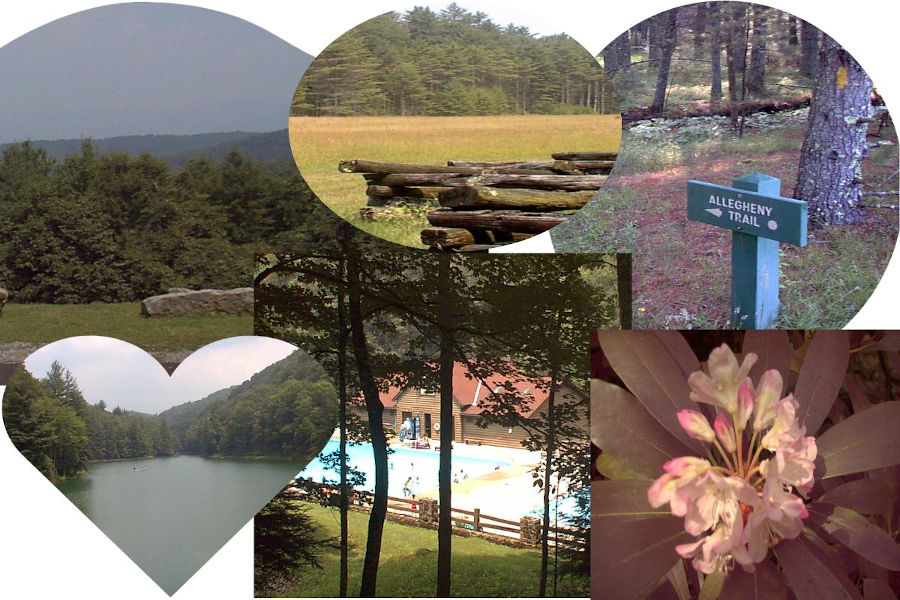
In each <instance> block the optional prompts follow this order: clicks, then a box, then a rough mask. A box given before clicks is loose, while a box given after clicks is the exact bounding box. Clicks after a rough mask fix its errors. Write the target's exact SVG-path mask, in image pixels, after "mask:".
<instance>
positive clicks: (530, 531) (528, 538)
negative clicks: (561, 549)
mask: <svg viewBox="0 0 900 600" xmlns="http://www.w3.org/2000/svg"><path fill="white" fill-rule="evenodd" d="M519 539H521V540H522V542H524V543H526V544H528V545H530V546H539V545H540V544H541V520H540V519H538V518H535V517H522V519H521V520H520V521H519Z"/></svg>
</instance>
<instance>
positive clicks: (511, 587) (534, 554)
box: [282, 503, 590, 598]
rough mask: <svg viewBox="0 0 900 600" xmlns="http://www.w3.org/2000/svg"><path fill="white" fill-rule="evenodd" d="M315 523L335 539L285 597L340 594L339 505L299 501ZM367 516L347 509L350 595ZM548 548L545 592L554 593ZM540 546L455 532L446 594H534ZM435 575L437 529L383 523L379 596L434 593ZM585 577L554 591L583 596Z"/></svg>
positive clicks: (355, 586)
mask: <svg viewBox="0 0 900 600" xmlns="http://www.w3.org/2000/svg"><path fill="white" fill-rule="evenodd" d="M302 504H303V505H304V506H307V507H309V509H310V513H309V514H310V516H312V517H313V520H314V521H315V522H316V523H317V524H318V526H319V529H318V532H317V533H318V535H319V538H320V539H330V540H333V541H334V542H335V543H333V544H322V546H321V550H322V552H321V563H322V568H321V569H316V568H314V567H308V568H304V569H302V570H301V571H300V572H298V573H296V574H295V580H294V583H293V584H292V585H290V586H288V588H287V589H286V590H284V592H283V594H282V595H283V596H284V597H291V598H292V597H318V598H329V597H335V596H337V595H338V590H339V588H338V585H339V573H340V550H339V549H338V546H337V543H336V542H337V540H339V539H340V513H339V512H338V511H337V509H333V508H324V507H321V506H318V505H315V504H308V503H302ZM368 520H369V515H368V514H367V513H360V512H354V511H351V512H350V513H349V514H348V521H349V529H350V531H349V535H350V544H349V547H350V551H349V557H350V559H349V574H350V578H349V582H348V592H349V594H350V596H355V595H356V594H358V593H359V585H360V574H361V572H362V565H363V558H364V557H365V552H366V527H367V525H368ZM552 557H553V555H552V549H551V560H550V569H551V572H550V579H549V580H548V593H550V594H552V589H553V588H552V583H553V578H552V568H553V560H552ZM540 563H541V554H540V551H539V550H536V549H535V550H531V549H527V550H526V549H518V548H510V547H508V546H503V545H500V544H492V543H490V542H487V541H484V540H482V539H479V538H474V537H458V536H453V558H452V565H451V574H452V575H451V576H452V580H451V586H450V593H451V594H452V595H453V596H458V597H470V598H478V597H500V598H506V597H528V596H531V597H533V596H536V595H537V591H538V577H539V574H540ZM436 577H437V532H436V531H433V530H430V529H424V528H421V527H413V526H409V525H400V524H398V523H393V522H391V521H386V522H385V524H384V540H383V543H382V545H381V561H380V565H379V568H378V589H377V595H378V596H380V597H394V598H409V597H413V598H417V597H418V598H421V597H429V596H434V595H435V591H436V589H435V586H436ZM589 593H590V589H589V579H588V576H587V574H585V576H584V577H565V578H561V579H560V580H559V581H558V582H557V595H558V596H566V597H587V596H588V594H589Z"/></svg>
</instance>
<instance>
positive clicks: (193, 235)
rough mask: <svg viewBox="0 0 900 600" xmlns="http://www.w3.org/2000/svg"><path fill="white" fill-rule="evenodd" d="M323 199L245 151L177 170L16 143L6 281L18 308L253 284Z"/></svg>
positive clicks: (3, 261)
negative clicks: (268, 255)
mask: <svg viewBox="0 0 900 600" xmlns="http://www.w3.org/2000/svg"><path fill="white" fill-rule="evenodd" d="M312 200H313V196H312V192H310V190H309V188H308V187H307V186H306V184H305V182H303V180H302V178H300V176H299V174H298V173H297V172H296V170H290V171H286V170H285V172H284V173H278V174H276V172H275V170H273V169H270V168H267V167H265V166H263V165H261V164H259V163H255V162H251V161H248V160H246V159H244V158H243V157H242V156H241V155H240V154H239V153H237V152H230V153H228V154H227V155H226V156H225V158H224V159H223V160H222V161H221V162H220V163H214V162H212V161H210V160H208V159H203V158H200V159H194V160H191V161H189V162H188V163H187V165H186V166H185V168H184V169H183V170H182V171H180V172H178V173H172V172H170V170H169V167H168V165H167V164H166V163H165V162H164V161H162V160H161V159H159V158H156V157H154V156H152V155H150V154H147V153H144V154H141V155H139V156H137V157H132V156H129V155H127V154H125V153H121V152H116V153H111V154H105V155H97V154H96V153H95V151H94V147H93V144H92V143H91V142H90V141H84V142H83V144H82V148H81V151H80V153H78V154H72V155H70V156H68V157H67V158H66V159H65V160H63V161H62V162H59V163H57V162H55V161H53V160H51V159H49V158H47V155H46V153H45V152H44V151H43V150H41V149H36V148H35V147H34V146H32V145H31V144H30V143H29V142H25V143H23V144H13V145H11V146H8V147H7V148H6V149H5V150H4V152H3V155H2V158H0V223H2V225H3V229H4V234H5V235H4V236H3V239H2V240H0V282H3V284H4V287H6V288H7V289H9V290H10V292H11V296H12V300H13V301H14V302H48V303H86V302H123V301H133V300H137V299H140V298H144V297H146V296H150V295H154V294H158V293H162V292H164V291H165V290H166V289H167V288H169V287H195V288H199V287H220V288H226V287H236V286H240V285H248V283H249V279H250V272H251V269H252V256H253V255H254V254H255V253H257V252H259V251H262V250H263V249H272V247H273V246H275V245H276V241H275V240H276V239H279V240H282V239H283V236H284V234H286V233H290V234H292V235H294V236H296V235H298V234H299V232H301V231H303V229H304V223H306V222H309V221H310V219H309V218H308V216H309V211H310V207H311V206H313V205H314V203H313V202H312ZM279 243H280V242H279Z"/></svg>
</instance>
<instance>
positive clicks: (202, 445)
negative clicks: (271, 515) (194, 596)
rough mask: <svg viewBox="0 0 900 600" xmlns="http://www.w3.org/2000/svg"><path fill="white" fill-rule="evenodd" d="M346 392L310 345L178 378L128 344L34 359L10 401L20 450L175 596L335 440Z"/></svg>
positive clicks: (8, 413)
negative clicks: (339, 407)
mask: <svg viewBox="0 0 900 600" xmlns="http://www.w3.org/2000/svg"><path fill="white" fill-rule="evenodd" d="M337 405H338V397H337V392H336V390H335V388H334V386H333V385H332V383H331V381H330V380H329V378H328V376H327V374H326V373H325V370H324V369H323V368H322V367H321V366H320V365H319V363H317V362H316V361H315V360H314V359H313V358H312V357H310V356H309V355H308V354H306V353H305V352H303V351H301V350H298V349H297V348H296V347H294V346H292V345H291V344H288V343H286V342H282V341H279V340H274V339H271V338H264V337H252V336H245V337H235V338H228V339H225V340H221V341H218V342H215V343H212V344H209V345H207V346H204V347H203V348H200V349H199V350H197V351H196V352H194V353H193V354H191V355H190V356H189V357H188V358H187V359H185V360H184V362H182V363H181V365H179V366H178V368H177V369H176V370H175V371H174V373H173V374H172V375H171V377H170V376H169V375H168V374H167V373H166V371H165V370H164V369H163V367H162V366H161V365H160V364H159V363H158V362H157V361H156V360H155V359H154V358H153V357H152V356H150V355H149V354H147V353H146V352H144V351H143V350H141V349H140V348H138V347H137V346H133V345H131V344H129V343H127V342H123V341H121V340H117V339H113V338H106V337H99V336H82V337H73V338H67V339H64V340H60V341H58V342H55V343H52V344H49V345H47V346H44V347H43V348H41V349H39V350H37V351H35V352H34V353H33V354H31V355H30V356H29V357H28V358H27V359H26V360H25V363H24V366H23V367H21V368H19V369H17V370H16V372H15V373H14V374H13V375H12V378H11V379H10V381H9V383H8V385H7V386H6V390H5V392H4V394H3V422H4V424H5V426H6V430H7V432H8V434H9V437H10V439H11V440H12V442H13V444H14V445H15V446H16V448H17V449H18V450H19V452H21V453H22V455H23V456H24V457H25V458H26V459H28V461H29V462H30V463H31V464H32V465H34V467H35V468H36V469H38V470H39V471H40V472H41V473H42V474H43V475H44V476H46V477H47V478H48V479H49V480H50V481H51V482H52V483H53V484H54V485H55V486H56V487H57V489H58V490H59V491H60V492H62V493H63V494H64V495H65V496H66V497H67V498H68V499H69V500H70V501H71V502H72V503H73V504H75V506H77V507H78V509H79V510H81V511H82V512H83V513H84V514H85V516H87V517H88V518H89V519H90V520H91V521H92V522H93V523H94V524H95V525H96V526H97V527H98V528H100V529H101V530H102V531H103V532H104V533H105V534H106V535H107V536H108V537H109V538H110V539H111V540H112V541H113V542H115V544H116V545H117V546H118V547H119V548H121V550H122V551H123V552H124V553H125V554H126V555H128V557H129V558H131V559H132V560H133V561H134V562H135V563H136V564H137V565H138V566H139V567H140V568H141V569H142V570H143V571H144V572H145V573H147V575H149V576H150V578H151V579H153V581H155V582H156V583H157V584H158V585H159V586H160V587H161V588H162V589H163V590H165V592H166V593H168V594H169V595H172V594H174V593H175V592H176V591H177V590H178V589H179V588H180V587H181V586H182V585H183V584H184V583H185V582H186V581H187V580H188V579H189V578H190V577H191V576H192V575H193V574H194V573H196V572H197V571H198V570H199V569H200V568H201V567H202V566H203V565H204V564H205V563H206V561H207V560H209V559H210V558H211V557H212V556H213V554H215V553H216V552H217V551H218V550H219V549H220V548H221V547H222V546H223V545H224V544H225V543H226V542H227V541H228V540H229V539H230V538H231V537H232V536H233V535H234V534H235V533H236V532H237V531H238V530H239V529H240V528H241V527H243V525H244V524H246V523H247V521H249V520H250V519H251V518H252V517H253V515H254V514H256V513H257V512H258V511H259V509H260V508H262V507H263V506H264V505H265V504H266V503H267V502H268V501H269V500H270V499H271V498H272V497H273V496H275V494H277V493H278V491H279V490H281V489H282V488H283V487H284V486H285V484H286V483H287V482H288V481H290V480H291V479H292V478H293V477H294V476H295V475H296V474H297V473H298V471H300V470H301V469H303V467H304V466H305V465H306V463H308V462H309V461H310V460H311V459H312V458H314V457H315V456H316V454H318V452H319V451H320V450H321V449H322V447H323V446H324V445H325V444H326V443H327V441H328V439H329V437H330V436H331V435H332V433H333V431H334V428H335V423H336V420H337Z"/></svg>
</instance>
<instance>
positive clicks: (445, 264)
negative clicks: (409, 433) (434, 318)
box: [437, 254, 455, 598]
mask: <svg viewBox="0 0 900 600" xmlns="http://www.w3.org/2000/svg"><path fill="white" fill-rule="evenodd" d="M450 260H451V257H450V255H449V254H441V255H440V256H439V257H438V282H437V283H438V298H439V300H438V311H439V312H438V323H440V328H441V342H440V343H441V350H440V358H439V365H440V366H439V369H440V384H441V452H440V457H439V462H440V466H439V467H438V498H439V500H438V502H439V508H438V512H439V521H438V568H437V597H438V598H449V597H450V566H451V565H450V557H451V544H452V534H453V530H452V527H453V521H452V515H451V512H450V509H451V506H452V505H451V492H450V485H451V483H452V481H453V474H452V471H453V466H452V461H451V458H452V446H453V431H454V429H455V428H454V427H453V426H452V425H453V358H454V356H453V338H452V335H453V327H454V324H453V310H452V304H453V303H452V301H451V299H450V294H452V293H453V290H452V289H451V288H452V285H451V281H450Z"/></svg>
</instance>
